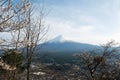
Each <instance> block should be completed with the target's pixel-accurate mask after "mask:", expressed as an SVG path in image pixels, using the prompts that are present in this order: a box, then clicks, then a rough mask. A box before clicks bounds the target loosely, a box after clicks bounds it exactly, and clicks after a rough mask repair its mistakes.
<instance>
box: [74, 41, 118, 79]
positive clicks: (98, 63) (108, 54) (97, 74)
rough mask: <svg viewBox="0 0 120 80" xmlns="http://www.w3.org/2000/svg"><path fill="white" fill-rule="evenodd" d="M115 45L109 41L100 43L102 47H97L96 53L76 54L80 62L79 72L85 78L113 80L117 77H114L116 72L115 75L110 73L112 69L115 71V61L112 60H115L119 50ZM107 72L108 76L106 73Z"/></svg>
mask: <svg viewBox="0 0 120 80" xmlns="http://www.w3.org/2000/svg"><path fill="white" fill-rule="evenodd" d="M116 45H117V43H115V42H114V41H110V42H108V43H107V44H105V45H102V46H101V47H102V48H101V49H99V50H100V51H99V50H97V53H96V55H93V54H92V53H95V52H85V53H83V54H77V55H76V56H77V57H79V58H80V60H81V62H80V63H81V64H82V66H81V70H80V73H81V74H83V75H84V76H85V77H86V78H87V80H108V79H109V80H113V79H116V78H118V77H116V75H117V73H116V75H113V74H112V71H115V65H114V63H115V62H114V61H113V60H115V58H116V55H117V53H118V51H119V48H118V47H117V46H116ZM98 52H99V53H98ZM111 63H112V65H111ZM117 69H118V68H116V71H117ZM110 71H111V72H110ZM108 73H109V75H110V76H108V75H106V74H108Z"/></svg>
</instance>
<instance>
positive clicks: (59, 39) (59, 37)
mask: <svg viewBox="0 0 120 80" xmlns="http://www.w3.org/2000/svg"><path fill="white" fill-rule="evenodd" d="M66 40H67V39H66V38H65V37H64V36H62V35H59V36H57V37H55V38H54V39H52V40H50V41H49V42H50V43H53V42H65V41H66Z"/></svg>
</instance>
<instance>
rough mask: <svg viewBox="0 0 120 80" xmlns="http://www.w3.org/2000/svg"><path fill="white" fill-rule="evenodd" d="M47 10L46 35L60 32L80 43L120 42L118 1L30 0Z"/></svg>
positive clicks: (49, 35)
mask: <svg viewBox="0 0 120 80" xmlns="http://www.w3.org/2000/svg"><path fill="white" fill-rule="evenodd" d="M32 1H33V3H34V4H35V5H38V4H40V3H41V1H42V2H43V1H44V3H45V6H46V8H47V9H49V10H50V13H49V15H48V16H47V17H46V22H47V24H49V25H50V29H49V32H48V35H47V36H48V38H49V39H52V38H54V37H56V36H58V35H63V36H64V37H66V38H67V39H70V40H73V41H78V42H82V43H91V44H102V43H105V42H106V41H109V40H111V39H114V40H116V41H118V42H120V0H37V1H36V0H32Z"/></svg>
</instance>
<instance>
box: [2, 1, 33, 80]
mask: <svg viewBox="0 0 120 80" xmlns="http://www.w3.org/2000/svg"><path fill="white" fill-rule="evenodd" d="M16 1H18V3H17V2H16ZM30 6H31V3H30V1H29V0H20V1H19V0H0V33H2V32H7V33H11V34H12V39H11V40H12V41H7V40H5V39H3V40H1V44H4V45H6V46H7V47H6V48H7V49H9V46H10V47H12V48H13V47H14V48H15V50H18V47H19V44H20V43H21V41H20V31H21V29H22V28H23V27H26V26H25V25H26V24H27V20H26V18H25V16H26V13H27V11H28V10H29V7H30ZM14 33H17V34H14ZM16 35H17V36H16ZM3 42H4V43H3ZM1 46H3V45H1ZM5 50H6V49H5ZM14 59H15V60H16V57H14ZM4 64H6V63H4ZM14 64H15V65H14V67H16V63H14ZM6 65H7V64H6ZM8 72H9V71H8ZM12 73H13V74H14V75H13V78H12V80H15V75H16V69H15V70H13V71H12ZM8 74H9V73H8Z"/></svg>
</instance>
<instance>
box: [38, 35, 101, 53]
mask: <svg viewBox="0 0 120 80" xmlns="http://www.w3.org/2000/svg"><path fill="white" fill-rule="evenodd" d="M38 47H39V48H40V50H39V51H38V52H39V53H80V52H83V51H92V50H95V49H98V48H100V46H97V45H91V44H85V43H79V42H75V41H71V40H66V39H65V38H64V37H63V36H57V37H55V38H54V39H52V40H49V41H48V42H45V43H43V44H39V45H38Z"/></svg>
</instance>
